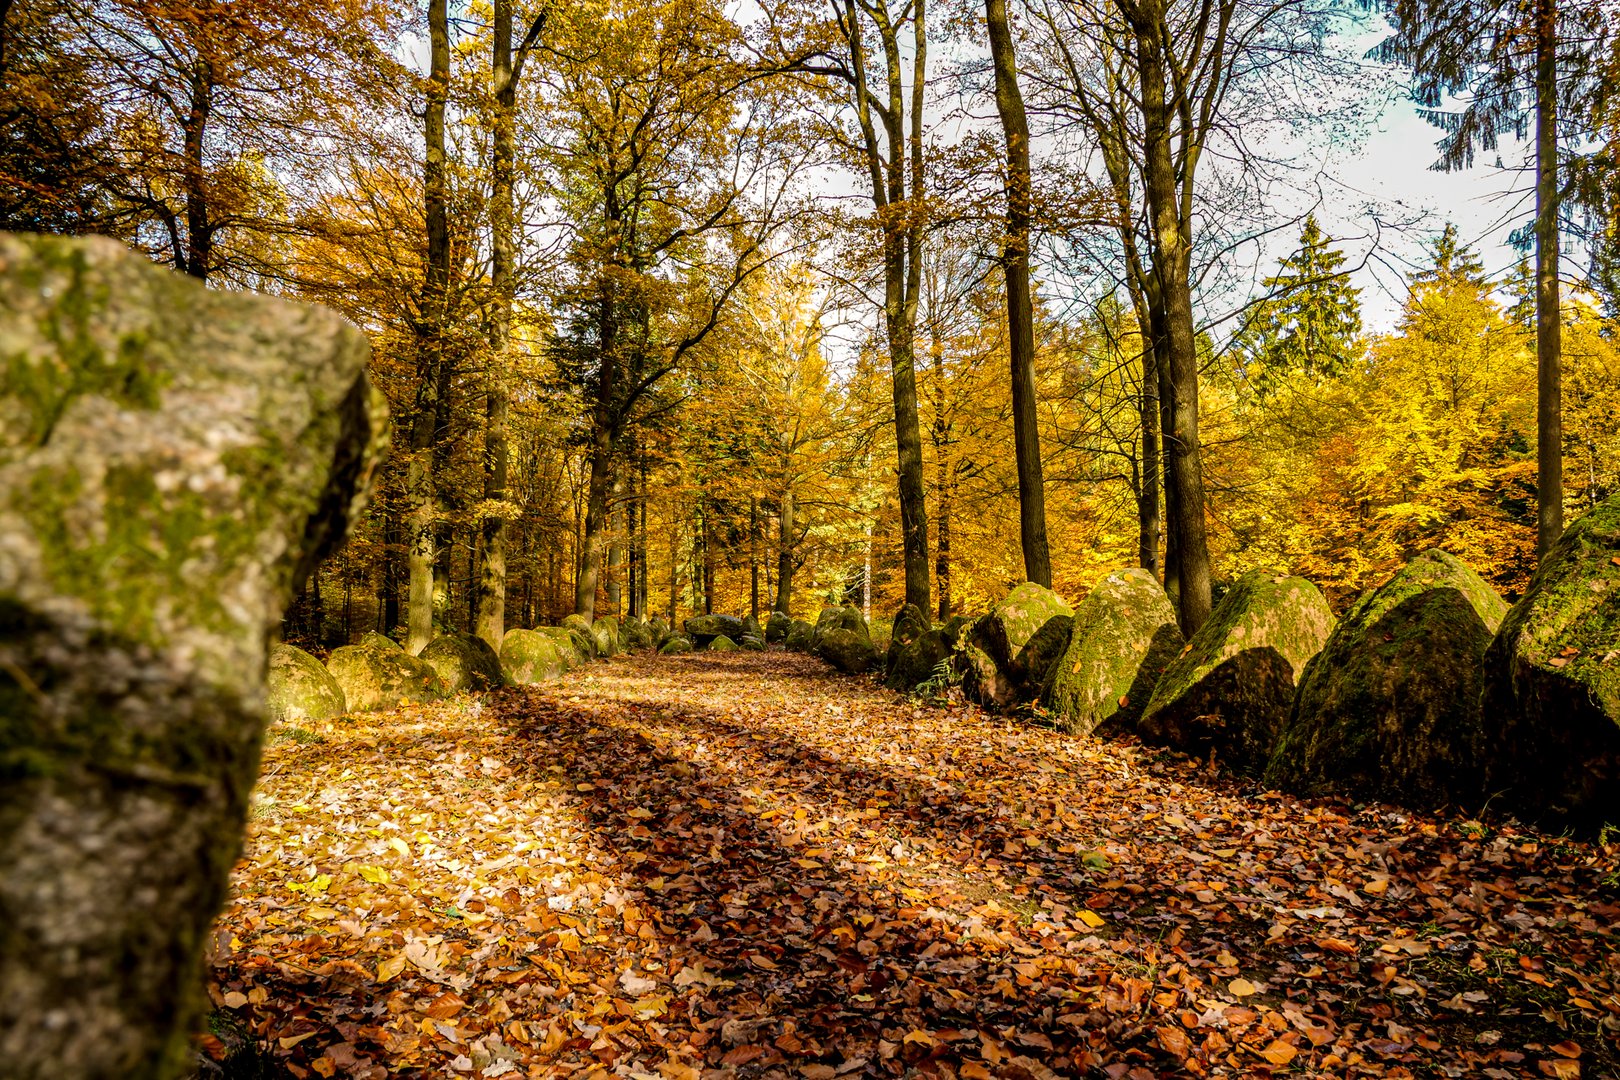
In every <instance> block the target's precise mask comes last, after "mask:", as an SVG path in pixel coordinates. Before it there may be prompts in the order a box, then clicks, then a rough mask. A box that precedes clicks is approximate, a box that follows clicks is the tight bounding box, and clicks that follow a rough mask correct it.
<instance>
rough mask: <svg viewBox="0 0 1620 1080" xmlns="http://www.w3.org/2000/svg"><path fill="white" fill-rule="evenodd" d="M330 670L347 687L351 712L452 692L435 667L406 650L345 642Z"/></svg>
mask: <svg viewBox="0 0 1620 1080" xmlns="http://www.w3.org/2000/svg"><path fill="white" fill-rule="evenodd" d="M326 670H327V671H330V672H331V673H332V678H334V679H336V680H337V683H338V685H339V686H341V687H343V697H344V700H345V701H347V702H348V704H349V711H350V712H375V711H376V710H378V709H397V708H400V707H401V706H404V705H425V704H427V703H428V702H431V701H442V700H444V698H445V697H446V696H447V695H448V691H447V690H446V688H445V685H444V681H443V680H442V679H440V678H439V673H438V672H437V671H435V670H434V669H433V666H432V665H431V664H429V663H428V662H427V661H426V660H423V659H422V658H420V657H417V656H412V655H411V654H410V653H408V652H406V651H405V650H404V649H386V648H383V647H382V646H380V645H345V646H343V647H342V648H341V649H333V650H332V655H330V656H328V657H327V658H326Z"/></svg>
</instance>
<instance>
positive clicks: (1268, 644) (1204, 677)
mask: <svg viewBox="0 0 1620 1080" xmlns="http://www.w3.org/2000/svg"><path fill="white" fill-rule="evenodd" d="M1332 630H1333V612H1332V611H1331V610H1330V609H1329V608H1328V605H1327V601H1326V600H1324V599H1323V598H1322V594H1321V593H1320V592H1318V591H1317V588H1316V586H1315V585H1312V584H1311V583H1310V582H1309V581H1306V580H1305V579H1304V578H1299V577H1280V576H1277V575H1274V574H1267V573H1263V572H1261V571H1258V570H1253V571H1250V572H1249V573H1247V574H1244V575H1243V576H1242V577H1240V578H1238V580H1237V581H1236V582H1234V583H1233V584H1232V587H1231V589H1229V590H1228V591H1227V593H1226V595H1225V596H1224V597H1222V598H1221V602H1220V603H1219V604H1217V605H1216V607H1215V610H1214V611H1213V612H1212V613H1211V614H1210V617H1209V621H1208V622H1206V623H1205V624H1204V625H1203V628H1202V629H1200V630H1199V631H1198V633H1196V634H1194V635H1193V638H1192V640H1191V641H1189V642H1188V643H1187V646H1186V648H1185V649H1184V650H1183V651H1182V653H1181V655H1180V656H1178V657H1176V659H1174V660H1172V661H1171V662H1170V666H1169V667H1167V668H1166V669H1165V671H1164V674H1163V676H1161V677H1160V679H1159V684H1158V686H1156V687H1155V688H1154V690H1153V697H1152V699H1151V700H1150V701H1149V702H1148V706H1147V709H1146V710H1145V711H1144V712H1143V714H1142V718H1141V720H1139V721H1138V722H1137V730H1138V732H1139V733H1140V734H1141V736H1142V738H1143V739H1144V740H1146V741H1148V742H1153V743H1158V744H1160V745H1163V746H1170V747H1174V748H1175V749H1177V750H1182V751H1185V752H1187V753H1189V754H1194V755H1197V756H1200V757H1201V756H1203V755H1205V754H1208V753H1210V752H1211V751H1213V752H1214V753H1215V755H1216V756H1217V757H1218V758H1220V760H1221V761H1222V762H1224V763H1225V764H1226V765H1227V766H1229V767H1231V768H1234V769H1239V770H1243V771H1258V770H1260V769H1263V768H1265V766H1266V762H1267V761H1268V760H1270V758H1271V754H1272V751H1273V750H1274V749H1276V745H1277V738H1278V736H1279V734H1280V733H1281V732H1282V729H1283V725H1284V724H1285V723H1286V722H1287V720H1288V713H1289V710H1290V709H1291V708H1292V707H1293V703H1294V681H1295V679H1296V678H1297V676H1298V674H1299V672H1300V671H1302V670H1303V669H1304V667H1305V664H1306V662H1307V661H1309V660H1310V658H1311V657H1313V656H1315V655H1316V654H1317V653H1318V652H1320V651H1321V649H1322V646H1323V644H1324V643H1325V642H1326V641H1327V638H1328V634H1329V633H1331V632H1332Z"/></svg>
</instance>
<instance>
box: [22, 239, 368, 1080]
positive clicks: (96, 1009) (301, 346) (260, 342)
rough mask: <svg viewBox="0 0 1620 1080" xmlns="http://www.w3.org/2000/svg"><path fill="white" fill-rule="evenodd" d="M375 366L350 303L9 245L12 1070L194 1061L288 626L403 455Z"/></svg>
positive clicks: (166, 1071)
mask: <svg viewBox="0 0 1620 1080" xmlns="http://www.w3.org/2000/svg"><path fill="white" fill-rule="evenodd" d="M366 358H367V344H366V339H365V337H364V336H363V335H362V334H361V333H360V332H359V331H357V330H356V329H355V328H354V327H353V326H351V325H349V324H348V323H346V322H344V321H343V320H342V319H340V318H339V317H337V316H336V315H334V314H332V313H331V312H328V311H325V310H322V309H317V308H312V307H304V306H299V305H294V304H289V303H284V302H281V301H277V300H269V299H265V298H260V297H252V296H246V295H243V294H241V293H236V292H231V291H227V290H218V291H214V290H208V289H204V288H202V287H201V286H199V285H198V284H197V283H196V282H194V281H192V280H190V279H188V278H185V277H182V276H180V275H177V274H174V273H172V272H170V271H168V270H165V269H162V268H160V267H157V266H154V265H153V264H152V263H151V262H150V261H149V260H147V259H146V258H145V257H144V256H141V255H137V254H135V253H133V252H130V251H129V250H127V249H126V248H124V247H123V246H122V245H119V244H117V243H114V242H113V241H110V240H63V239H54V238H45V237H17V236H8V235H3V234H0V626H3V627H4V632H3V633H0V823H3V825H0V836H3V838H4V840H3V843H0V912H4V921H5V927H4V930H3V931H0V1016H3V1017H4V1018H5V1023H4V1024H0V1061H3V1062H4V1063H5V1064H4V1066H3V1071H4V1073H5V1075H7V1076H9V1077H17V1078H19V1080H43V1078H55V1077H65V1076H84V1077H143V1078H150V1077H159V1078H161V1077H166V1076H170V1075H173V1074H174V1073H175V1072H176V1071H177V1069H178V1068H179V1066H180V1064H181V1062H182V1059H183V1058H184V1056H185V1054H186V1050H187V1035H188V1033H189V1032H190V1031H191V1030H193V1028H192V1027H191V1016H192V1012H191V1007H192V1006H193V1005H195V1004H200V1002H199V1001H198V1000H197V997H198V996H196V995H194V993H193V992H192V991H191V990H190V989H189V988H191V987H194V986H196V985H198V978H197V976H198V972H199V971H201V964H202V957H201V955H200V953H201V949H202V946H203V943H204V942H205V941H206V940H207V937H208V934H207V930H208V926H209V924H210V922H211V921H212V920H213V918H214V915H215V914H216V913H217V912H218V910H219V908H220V905H221V903H222V902H223V901H224V899H225V895H226V887H227V884H228V876H229V873H230V869H231V866H232V864H233V863H234V862H235V861H236V857H237V853H238V852H239V851H240V850H241V831H242V825H243V822H244V820H245V818H246V813H247V806H248V794H249V791H250V790H251V788H252V785H253V781H254V775H255V772H256V767H257V764H258V751H259V743H260V738H261V735H262V733H263V729H264V724H265V704H264V691H265V687H264V679H265V672H266V669H267V666H268V658H269V652H270V635H271V633H272V631H273V630H274V629H275V628H276V626H277V625H278V624H279V623H280V620H281V617H282V614H283V612H284V610H285V608H286V606H287V603H288V601H289V599H290V598H291V596H292V595H293V590H294V587H295V585H296V584H297V583H298V582H299V581H300V580H302V579H303V578H304V577H305V576H307V574H308V572H309V570H310V569H311V568H312V567H313V566H314V565H315V563H316V561H317V560H318V558H319V557H320V556H321V555H322V554H324V553H325V552H326V551H328V550H330V549H331V548H332V547H333V546H335V544H336V543H337V542H339V541H340V540H341V539H342V537H343V536H344V534H345V533H346V531H347V529H348V527H349V524H350V522H351V520H352V519H353V518H354V516H355V515H356V514H357V513H358V512H359V510H360V509H361V506H362V500H363V498H364V493H365V492H366V491H367V490H368V489H369V485H370V478H371V474H372V470H373V469H374V468H375V465H376V462H377V460H378V458H379V457H380V454H381V452H382V450H383V445H384V441H385V438H386V419H385V413H384V411H383V408H382V406H381V399H380V397H377V396H375V395H374V394H373V392H372V390H371V388H370V386H369V384H368V383H367V380H366V375H365V363H366ZM19 673H26V674H22V675H19Z"/></svg>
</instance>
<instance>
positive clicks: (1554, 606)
mask: <svg viewBox="0 0 1620 1080" xmlns="http://www.w3.org/2000/svg"><path fill="white" fill-rule="evenodd" d="M1482 723H1483V725H1484V732H1483V735H1484V739H1483V753H1484V759H1485V765H1486V769H1485V771H1486V783H1487V790H1488V791H1489V792H1491V793H1492V794H1493V795H1494V794H1496V793H1500V800H1499V803H1498V805H1502V806H1505V807H1507V808H1510V809H1512V810H1515V811H1517V812H1518V813H1519V814H1521V815H1522V816H1524V817H1526V818H1528V819H1530V820H1533V821H1537V822H1541V823H1543V824H1545V825H1548V826H1552V827H1558V828H1563V827H1565V826H1566V825H1567V826H1568V827H1571V828H1575V829H1578V830H1581V831H1590V830H1592V829H1595V828H1597V827H1599V826H1601V825H1604V824H1620V496H1614V497H1611V498H1609V499H1608V500H1607V501H1605V502H1603V503H1600V504H1598V506H1597V507H1595V508H1594V509H1592V510H1591V511H1590V512H1588V513H1587V514H1585V515H1584V516H1582V517H1580V518H1578V519H1577V520H1576V521H1575V522H1574V524H1572V525H1571V526H1570V527H1569V528H1568V529H1566V530H1565V531H1564V535H1563V537H1562V538H1560V539H1559V541H1558V543H1557V544H1556V545H1555V546H1554V547H1553V549H1552V551H1551V552H1549V553H1548V555H1547V557H1546V558H1545V559H1544V560H1542V563H1541V566H1540V568H1539V569H1537V571H1536V574H1535V576H1534V577H1533V578H1531V579H1530V587H1529V588H1528V589H1527V590H1526V591H1525V594H1524V597H1523V598H1522V599H1521V600H1520V601H1519V602H1518V603H1516V604H1514V605H1513V607H1512V608H1510V609H1509V610H1508V613H1507V615H1506V616H1505V617H1504V618H1503V619H1502V626H1501V629H1500V630H1499V631H1498V632H1497V635H1496V638H1495V640H1493V641H1492V642H1491V645H1490V648H1489V649H1487V650H1486V653H1485V691H1484V699H1483V713H1482Z"/></svg>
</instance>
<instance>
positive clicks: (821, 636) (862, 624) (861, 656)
mask: <svg viewBox="0 0 1620 1080" xmlns="http://www.w3.org/2000/svg"><path fill="white" fill-rule="evenodd" d="M810 640H811V648H810V651H811V652H813V653H814V654H815V655H817V656H819V657H821V659H823V660H825V661H827V663H829V664H831V665H832V666H833V667H835V668H837V669H838V670H839V671H842V672H844V673H845V674H846V675H860V674H863V673H865V672H867V671H869V670H871V668H872V665H873V664H875V663H876V662H877V659H878V652H877V649H875V648H874V647H873V646H872V634H871V631H870V630H869V629H868V628H867V626H866V619H865V617H863V616H862V615H861V610H860V608H856V607H841V608H825V609H823V610H822V612H821V616H820V618H818V619H817V620H816V627H815V631H814V633H813V634H812V635H811V638H810Z"/></svg>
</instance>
